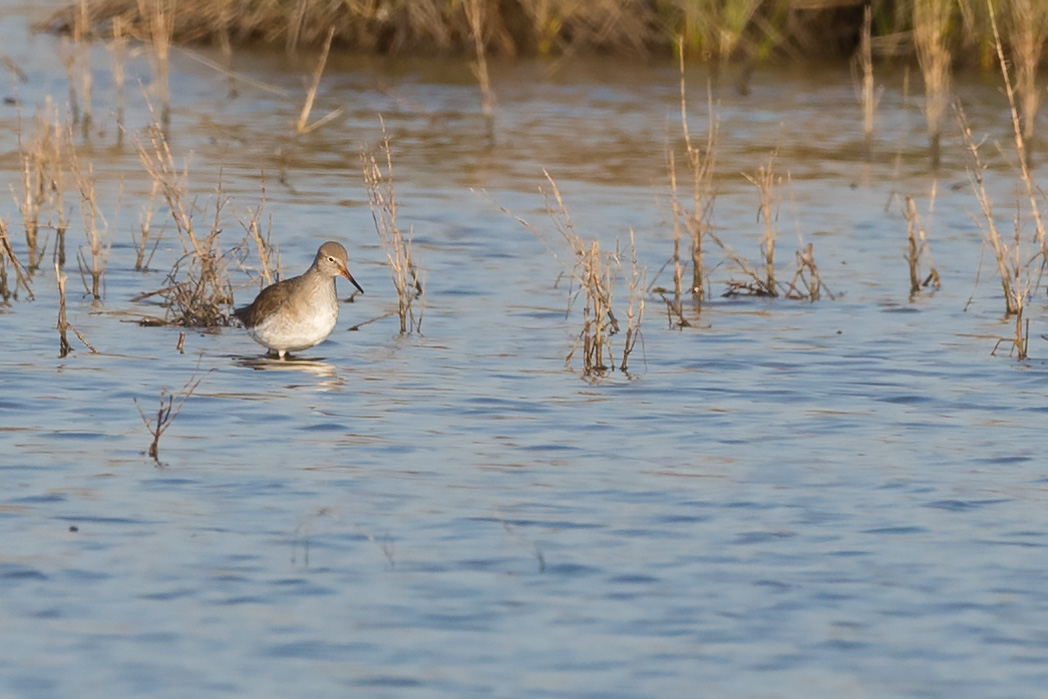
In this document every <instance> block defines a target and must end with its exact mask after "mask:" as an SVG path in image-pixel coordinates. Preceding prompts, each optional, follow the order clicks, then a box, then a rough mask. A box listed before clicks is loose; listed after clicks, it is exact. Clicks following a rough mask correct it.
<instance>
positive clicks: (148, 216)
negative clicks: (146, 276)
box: [131, 179, 161, 272]
mask: <svg viewBox="0 0 1048 699" xmlns="http://www.w3.org/2000/svg"><path fill="white" fill-rule="evenodd" d="M159 193H160V182H158V181H157V180H155V179H154V180H153V183H152V186H151V187H150V188H149V199H148V200H146V203H145V204H143V205H142V210H141V211H140V212H139V214H138V237H137V238H135V236H134V234H132V235H131V240H132V241H133V242H134V244H135V271H136V272H148V271H149V263H150V262H152V261H153V255H155V254H156V249H157V247H158V246H159V245H160V237H161V236H160V234H159V233H157V234H156V237H155V238H154V237H153V233H152V230H153V229H152V227H153V214H154V213H155V212H156V198H157V195H158V194H159ZM150 238H152V239H153V249H152V250H150V249H149V241H150ZM147 253H148V254H147Z"/></svg>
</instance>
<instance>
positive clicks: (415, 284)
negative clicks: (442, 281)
mask: <svg viewBox="0 0 1048 699" xmlns="http://www.w3.org/2000/svg"><path fill="white" fill-rule="evenodd" d="M379 151H380V154H381V155H383V156H384V158H383V160H384V161H385V162H384V166H385V169H383V166H382V165H379V161H378V160H377V159H376V158H375V153H374V152H368V151H366V150H365V151H364V152H362V153H361V154H360V158H361V161H362V162H363V165H364V184H365V185H366V186H367V190H368V204H369V205H370V206H371V217H372V219H373V220H374V221H375V232H376V233H378V238H379V241H380V242H381V243H382V249H383V250H385V252H386V262H387V263H388V264H389V271H390V275H391V276H392V278H393V286H394V287H395V288H396V290H397V315H398V316H399V318H400V332H401V333H405V332H422V310H421V308H420V310H419V314H418V316H417V317H416V316H415V301H416V300H418V299H420V298H422V279H421V277H420V275H419V269H418V267H417V266H416V264H415V261H414V260H413V259H412V257H411V236H410V234H409V235H408V236H406V237H405V235H404V232H403V231H401V230H400V228H399V227H398V226H397V200H396V196H395V194H394V191H393V155H392V152H391V150H390V147H389V136H388V135H386V127H385V124H383V125H382V144H381V146H380V147H379Z"/></svg>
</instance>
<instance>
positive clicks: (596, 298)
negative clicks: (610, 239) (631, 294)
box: [543, 170, 633, 376]
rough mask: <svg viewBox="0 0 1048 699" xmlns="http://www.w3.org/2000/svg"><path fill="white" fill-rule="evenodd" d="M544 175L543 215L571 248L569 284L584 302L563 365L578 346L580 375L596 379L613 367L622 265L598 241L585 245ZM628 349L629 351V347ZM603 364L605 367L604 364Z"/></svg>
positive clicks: (553, 184)
mask: <svg viewBox="0 0 1048 699" xmlns="http://www.w3.org/2000/svg"><path fill="white" fill-rule="evenodd" d="M543 174H544V175H545V176H546V180H547V182H549V185H550V193H549V194H547V195H546V212H547V213H548V214H549V216H550V218H551V219H552V220H553V223H554V227H555V228H556V229H557V232H558V233H560V235H561V237H562V238H563V239H564V241H565V242H567V243H568V245H569V246H571V250H572V253H573V257H574V265H573V267H572V280H573V282H574V283H576V284H578V289H579V291H578V293H581V294H583V295H584V299H585V300H584V304H583V309H582V330H581V331H580V332H579V335H578V337H577V338H576V340H575V344H574V345H573V346H572V348H571V350H570V351H569V352H568V355H567V357H565V359H564V364H565V365H566V366H567V365H570V364H571V360H572V358H573V357H574V356H575V350H576V349H578V347H579V344H580V343H581V345H582V366H583V371H582V373H583V375H584V376H599V375H602V374H604V373H605V372H606V371H607V370H608V368H609V367H611V366H614V364H615V358H614V355H613V353H612V348H611V336H612V335H614V334H615V333H617V332H618V331H619V323H618V320H617V319H616V318H615V312H614V310H613V307H612V297H613V295H614V293H615V279H616V277H617V274H618V270H619V269H620V268H621V263H620V260H619V258H618V256H617V255H608V254H604V253H602V252H601V249H600V240H599V239H598V238H594V239H593V240H592V241H591V242H590V243H589V244H588V245H587V244H586V243H585V242H584V241H583V239H582V237H581V236H580V235H579V234H578V232H576V230H575V225H574V223H572V221H571V215H570V214H569V213H568V208H567V206H566V205H565V203H564V198H563V197H562V196H561V193H560V188H559V187H558V186H557V183H556V181H554V179H553V177H552V176H551V175H550V174H549V172H547V171H546V170H543ZM551 197H552V200H551ZM553 202H556V207H554V206H553ZM632 283H633V281H632V280H631V284H632ZM574 295H575V294H574V293H573V294H571V295H570V296H569V309H570V304H571V300H570V299H571V298H573V297H574ZM630 349H631V350H632V346H631V347H630ZM605 360H607V362H608V363H605Z"/></svg>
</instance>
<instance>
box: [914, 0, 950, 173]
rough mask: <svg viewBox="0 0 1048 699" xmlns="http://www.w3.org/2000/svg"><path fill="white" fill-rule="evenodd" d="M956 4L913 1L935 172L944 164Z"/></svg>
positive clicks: (916, 45)
mask: <svg viewBox="0 0 1048 699" xmlns="http://www.w3.org/2000/svg"><path fill="white" fill-rule="evenodd" d="M954 2H955V0H913V42H914V46H915V47H916V50H917V61H918V63H919V64H920V66H921V73H922V74H923V75H924V95H925V103H924V115H925V119H926V121H927V123H928V148H929V152H930V155H931V164H932V167H933V168H937V167H939V163H940V162H941V160H942V119H943V115H944V114H945V112H946V106H947V104H949V94H950V60H951V57H950V47H949V29H950V15H951V12H952V10H953V7H954Z"/></svg>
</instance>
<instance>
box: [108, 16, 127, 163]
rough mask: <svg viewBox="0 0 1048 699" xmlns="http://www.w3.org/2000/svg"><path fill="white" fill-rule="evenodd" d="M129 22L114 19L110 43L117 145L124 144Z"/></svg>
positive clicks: (118, 17)
mask: <svg viewBox="0 0 1048 699" xmlns="http://www.w3.org/2000/svg"><path fill="white" fill-rule="evenodd" d="M126 21H127V20H125V19H124V17H123V16H117V17H114V18H113V38H112V41H110V43H109V50H110V51H111V52H112V54H113V85H114V86H116V140H117V144H121V143H123V142H124V107H125V102H126V99H125V95H124V82H125V80H126V75H125V71H124V61H125V60H127V36H126V35H125V33H124V32H125V28H124V25H125V23H126Z"/></svg>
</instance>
